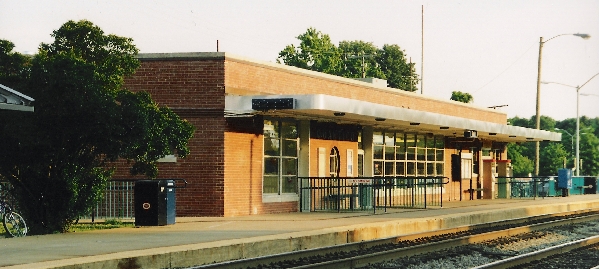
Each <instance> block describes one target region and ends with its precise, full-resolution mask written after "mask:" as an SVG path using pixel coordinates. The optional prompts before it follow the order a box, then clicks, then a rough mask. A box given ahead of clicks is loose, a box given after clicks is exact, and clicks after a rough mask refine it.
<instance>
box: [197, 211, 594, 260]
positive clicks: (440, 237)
mask: <svg viewBox="0 0 599 269" xmlns="http://www.w3.org/2000/svg"><path fill="white" fill-rule="evenodd" d="M598 219H599V211H597V210H582V211H576V212H566V213H559V214H551V215H542V216H536V217H529V218H522V219H512V220H506V221H500V222H493V223H485V224H479V225H472V226H463V227H457V228H452V229H444V230H438V231H432V232H427V233H419V234H412V235H405V236H399V237H391V238H384V239H378V240H372V241H365V242H358V243H350V244H344V245H338V246H331V247H326V248H318V249H309V250H302V251H295V252H289V253H282V254H277V255H270V256H264V257H256V258H249V259H242V260H236V261H229V262H221V263H215V264H209V265H202V266H196V267H190V269H206V268H219V269H220V268H360V267H365V266H368V265H369V264H375V263H380V262H382V261H386V260H393V259H398V258H401V257H409V256H415V255H419V254H423V253H431V252H435V251H439V250H440V249H447V248H453V247H459V246H464V245H468V244H474V243H478V242H484V241H487V240H491V239H495V238H499V237H507V236H514V235H517V234H522V233H526V232H531V231H538V230H543V229H547V228H551V227H555V226H560V225H566V224H574V223H579V222H587V221H591V220H598ZM489 268H491V267H489ZM497 268H499V267H497ZM501 268H506V267H501Z"/></svg>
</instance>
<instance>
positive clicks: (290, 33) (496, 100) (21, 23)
mask: <svg viewBox="0 0 599 269" xmlns="http://www.w3.org/2000/svg"><path fill="white" fill-rule="evenodd" d="M422 6H424V76H423V78H424V83H423V84H424V95H427V96H432V97H435V98H440V99H449V97H450V96H451V92H452V91H463V92H468V93H470V94H472V95H473V96H474V104H475V105H478V106H483V107H488V106H496V105H508V106H507V107H502V108H499V109H500V110H501V111H504V112H506V113H507V114H508V117H514V116H519V117H526V118H529V117H531V116H533V115H534V114H535V98H536V97H535V96H536V78H537V60H538V53H539V37H541V36H542V37H543V38H544V39H545V40H547V39H549V38H551V37H553V36H556V35H560V34H570V33H586V34H589V35H591V38H590V39H588V40H583V39H581V38H579V37H575V36H561V37H558V38H555V39H553V40H551V41H549V42H547V43H545V45H544V48H543V57H542V61H543V62H542V80H543V81H552V82H559V83H563V84H568V85H571V86H577V85H581V84H583V83H584V82H586V81H587V80H588V79H589V78H591V77H592V76H593V75H595V74H597V73H599V0H586V1H585V0H563V1H562V0H555V1H549V0H542V1H532V0H512V1H510V0H508V1H484V0H467V1H457V0H447V1H437V0H429V1H426V0H423V1H416V0H414V1H376V0H375V1H361V0H344V1H318V0H310V1H274V0H273V1H266V0H264V1H232V0H224V1H223V0H221V1H162V0H145V1H142V0H139V1H123V0H120V1H117V0H106V1H103V0H97V1H85V0H72V1H68V0H55V1H39V0H38V1H36V0H0V38H2V39H8V40H10V41H12V42H14V43H15V45H16V51H19V52H35V51H36V49H37V47H38V45H39V44H40V43H41V42H50V41H51V40H52V38H51V37H50V34H51V33H52V31H53V30H55V29H58V28H59V27H60V26H61V25H62V24H63V23H65V22H66V21H68V20H81V19H88V20H90V21H92V22H93V23H95V24H96V25H98V26H100V27H101V28H102V29H103V30H104V31H105V32H106V33H111V34H116V35H119V36H126V37H131V38H133V39H134V42H135V44H136V45H137V46H138V48H139V49H140V51H141V52H142V53H143V52H204V51H216V40H219V47H220V51H225V52H231V53H234V54H237V55H240V56H244V57H248V58H253V59H256V60H262V61H270V62H274V61H275V59H276V58H277V55H278V53H279V51H281V50H282V49H283V48H284V47H285V46H286V45H288V44H292V43H293V44H298V41H297V40H296V39H295V37H296V36H298V35H299V34H301V33H304V32H305V31H306V29H307V28H308V27H314V28H316V29H317V30H320V31H322V32H323V33H325V34H328V35H329V36H330V37H331V39H332V40H333V42H334V43H335V44H336V45H338V42H339V41H342V40H363V41H367V42H373V43H374V44H375V45H376V46H378V47H381V46H382V45H384V44H398V45H399V46H400V47H402V48H403V49H404V50H405V52H406V54H407V56H408V57H411V59H412V61H413V62H415V63H416V69H417V72H418V74H419V75H420V74H421V63H422V61H421V52H422V46H423V44H422V42H421V37H422V31H421V29H422V27H421V20H422V16H421V14H422V13H421V10H422ZM575 92H576V91H575V89H573V88H569V87H565V86H561V85H557V84H548V85H542V92H541V94H542V98H541V114H543V115H547V116H550V117H552V118H554V119H556V120H563V119H565V118H573V117H575V116H576V93H575ZM581 93H588V94H596V95H599V76H598V77H596V78H595V79H593V80H591V81H590V82H589V83H588V84H586V85H585V86H584V87H583V88H582V89H581ZM580 100H581V102H580V110H581V115H586V116H589V117H599V96H581V99H580Z"/></svg>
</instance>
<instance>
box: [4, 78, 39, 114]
mask: <svg viewBox="0 0 599 269" xmlns="http://www.w3.org/2000/svg"><path fill="white" fill-rule="evenodd" d="M33 101H35V100H34V99H33V98H31V97H29V96H27V95H24V94H22V93H20V92H18V91H15V90H13V89H11V88H9V87H6V86H4V85H2V84H0V109H8V110H20V111H29V112H33Z"/></svg>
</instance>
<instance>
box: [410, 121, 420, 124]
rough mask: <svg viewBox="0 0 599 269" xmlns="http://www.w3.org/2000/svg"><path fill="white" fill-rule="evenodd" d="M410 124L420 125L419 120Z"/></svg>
mask: <svg viewBox="0 0 599 269" xmlns="http://www.w3.org/2000/svg"><path fill="white" fill-rule="evenodd" d="M410 125H420V122H410Z"/></svg>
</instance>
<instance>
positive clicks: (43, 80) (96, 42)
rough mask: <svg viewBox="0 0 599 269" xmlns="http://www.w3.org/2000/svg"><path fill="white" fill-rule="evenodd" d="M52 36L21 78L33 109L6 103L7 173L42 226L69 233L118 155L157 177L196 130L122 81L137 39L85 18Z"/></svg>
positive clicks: (0, 133)
mask: <svg viewBox="0 0 599 269" xmlns="http://www.w3.org/2000/svg"><path fill="white" fill-rule="evenodd" d="M52 36H53V37H54V42H53V43H50V44H41V45H40V48H39V51H38V54H37V55H35V57H33V59H31V69H30V71H29V74H28V76H21V78H22V79H23V83H22V85H25V86H24V87H23V88H21V89H19V90H22V91H23V93H25V94H27V95H29V96H32V97H34V98H35V99H36V102H35V112H34V113H18V111H0V113H1V114H0V128H2V129H0V139H1V140H2V141H4V143H5V144H4V148H3V150H2V151H1V152H0V175H1V176H2V178H4V179H5V180H7V181H9V182H10V183H11V185H12V186H13V188H14V192H13V194H14V196H15V198H16V199H17V201H18V204H19V209H20V211H21V212H22V213H23V214H24V216H25V217H26V219H27V220H28V224H30V226H31V227H30V228H31V232H32V233H34V234H36V233H37V234H41V233H52V232H57V231H65V230H67V229H68V228H69V226H70V225H71V224H72V223H73V222H74V221H75V220H77V219H78V218H79V217H80V216H83V215H85V214H88V213H89V212H90V210H91V208H92V207H93V206H94V205H95V204H96V202H97V201H98V200H99V199H100V198H101V195H102V193H103V191H104V189H105V186H106V182H107V181H108V180H109V179H110V176H111V175H112V173H113V171H114V169H115V168H114V165H115V162H114V161H116V160H117V159H119V158H122V159H125V160H127V161H129V162H130V163H131V164H132V165H131V170H130V171H131V173H132V174H142V175H145V176H147V177H149V178H153V177H156V176H157V173H158V170H157V167H156V160H157V159H158V158H160V157H162V156H165V155H169V154H175V153H176V154H178V155H179V156H180V157H185V156H186V155H187V154H188V153H189V149H188V147H187V141H188V140H189V139H190V138H191V135H192V133H193V126H192V125H191V124H190V123H188V122H187V121H184V120H182V119H180V118H179V117H178V116H177V115H176V114H175V113H174V112H172V111H171V110H170V109H168V108H166V107H160V106H158V105H157V104H156V103H155V102H153V101H152V99H151V98H150V96H149V94H148V93H145V92H138V93H134V92H131V91H128V90H126V89H123V88H122V86H123V81H124V78H125V77H126V76H128V75H131V74H133V72H135V69H136V68H137V67H138V66H139V62H138V60H137V59H136V58H135V55H136V54H137V52H138V50H137V48H136V47H135V46H134V45H133V42H132V40H131V39H130V38H124V37H118V36H115V35H105V34H104V32H103V31H102V30H101V29H100V28H99V27H97V26H95V25H94V24H93V23H91V22H89V21H85V20H83V21H79V22H74V21H69V22H67V23H65V24H64V25H62V26H61V27H60V29H58V30H55V31H54V32H53V34H52ZM3 54H7V53H6V52H4V53H3ZM5 77H6V75H0V79H4V78H5ZM1 82H2V81H0V83H1Z"/></svg>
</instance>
